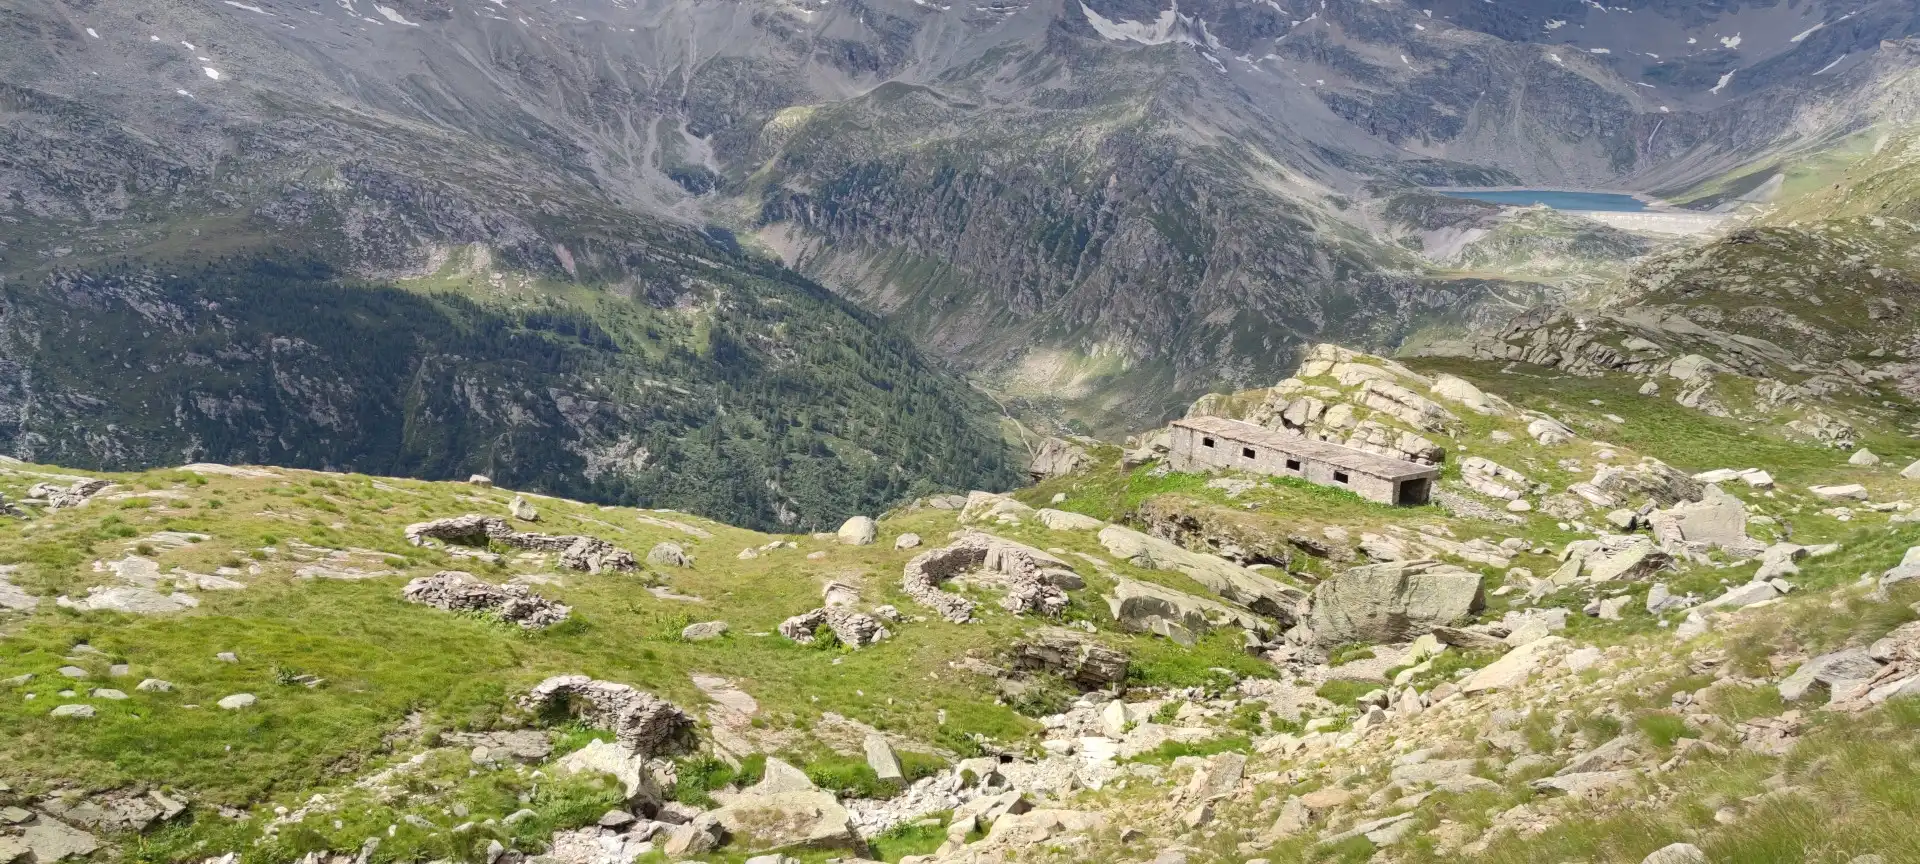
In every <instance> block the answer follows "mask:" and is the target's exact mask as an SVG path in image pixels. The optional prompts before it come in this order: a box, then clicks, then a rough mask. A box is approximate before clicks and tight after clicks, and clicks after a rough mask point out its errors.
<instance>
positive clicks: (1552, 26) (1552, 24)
mask: <svg viewBox="0 0 1920 864" xmlns="http://www.w3.org/2000/svg"><path fill="white" fill-rule="evenodd" d="M1565 26H1567V22H1565V21H1562V20H1560V19H1558V18H1555V19H1552V20H1550V21H1548V22H1547V29H1548V30H1558V29H1560V28H1562V27H1565Z"/></svg>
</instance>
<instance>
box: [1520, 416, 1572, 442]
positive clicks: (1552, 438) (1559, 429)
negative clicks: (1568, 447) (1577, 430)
mask: <svg viewBox="0 0 1920 864" xmlns="http://www.w3.org/2000/svg"><path fill="white" fill-rule="evenodd" d="M1527 434H1528V435H1531V436H1533V440H1534V441H1537V442H1539V443H1541V444H1544V445H1547V446H1549V447H1551V446H1553V445H1555V444H1565V443H1567V442H1568V441H1572V440H1573V439H1574V438H1576V437H1578V436H1576V435H1574V434H1573V430H1572V429H1569V428H1567V424H1565V423H1562V422H1560V421H1558V420H1555V419H1553V418H1552V417H1546V416H1541V417H1536V418H1534V420H1533V422H1531V423H1528V424H1527Z"/></svg>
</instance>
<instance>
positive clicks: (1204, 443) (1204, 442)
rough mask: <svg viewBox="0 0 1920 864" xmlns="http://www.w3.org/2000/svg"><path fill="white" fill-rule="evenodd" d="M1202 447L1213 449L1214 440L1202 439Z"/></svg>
mask: <svg viewBox="0 0 1920 864" xmlns="http://www.w3.org/2000/svg"><path fill="white" fill-rule="evenodd" d="M1200 446H1202V447H1212V446H1213V439H1212V438H1202V439H1200Z"/></svg>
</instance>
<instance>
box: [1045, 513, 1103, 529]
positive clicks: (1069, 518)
mask: <svg viewBox="0 0 1920 864" xmlns="http://www.w3.org/2000/svg"><path fill="white" fill-rule="evenodd" d="M1035 515H1036V516H1037V517H1038V518H1039V519H1040V524H1042V525H1045V526H1047V529H1048V530H1050V531H1098V530H1100V526H1102V525H1105V524H1107V523H1105V522H1102V521H1100V520H1098V519H1095V518H1093V517H1092V516H1084V515H1081V514H1079V513H1069V512H1067V511H1065V510H1055V509H1052V508H1050V507H1049V508H1043V509H1041V510H1040V511H1039V512H1038V513H1036V514H1035Z"/></svg>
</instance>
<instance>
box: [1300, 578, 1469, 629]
mask: <svg viewBox="0 0 1920 864" xmlns="http://www.w3.org/2000/svg"><path fill="white" fill-rule="evenodd" d="M1485 603H1486V601H1485V598H1484V597H1483V596H1482V595H1481V591H1480V574H1478V573H1473V572H1470V571H1468V570H1465V569H1462V568H1460V567H1455V566H1452V565H1448V564H1437V563H1435V562H1432V561H1396V562H1393V563H1391V564H1370V565H1367V566H1365V567H1355V568H1353V569H1351V570H1348V571H1347V572H1345V573H1342V574H1340V575H1338V576H1335V577H1333V578H1332V579H1328V580H1327V581H1325V582H1322V583H1320V584H1319V585H1318V586H1317V587H1315V588H1314V591H1313V606H1312V612H1311V615H1310V618H1309V622H1310V625H1311V626H1312V628H1313V633H1314V637H1315V639H1316V640H1317V641H1318V642H1319V643H1320V644H1322V645H1341V644H1345V643H1348V642H1380V643H1385V642H1405V641H1407V640H1409V639H1412V638H1414V637H1416V636H1421V635H1424V634H1426V633H1429V632H1431V631H1432V630H1433V628H1435V627H1438V626H1445V625H1452V624H1455V623H1458V622H1459V621H1461V620H1464V619H1465V618H1466V617H1467V616H1468V615H1471V614H1473V613H1474V612H1476V611H1478V610H1479V609H1481V608H1482V607H1483V606H1484V605H1485Z"/></svg>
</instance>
